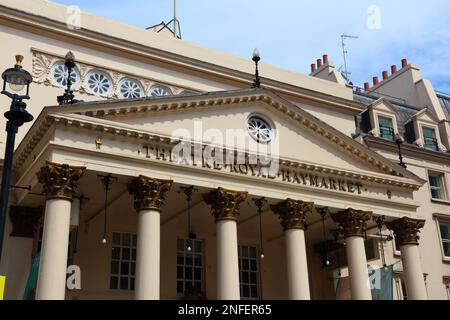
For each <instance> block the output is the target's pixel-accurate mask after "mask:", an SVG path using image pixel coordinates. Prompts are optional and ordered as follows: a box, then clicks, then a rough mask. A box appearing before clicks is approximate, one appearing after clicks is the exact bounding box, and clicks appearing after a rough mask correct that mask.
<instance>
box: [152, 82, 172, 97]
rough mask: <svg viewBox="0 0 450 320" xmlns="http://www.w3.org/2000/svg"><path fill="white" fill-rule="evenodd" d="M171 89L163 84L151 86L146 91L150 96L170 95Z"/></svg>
mask: <svg viewBox="0 0 450 320" xmlns="http://www.w3.org/2000/svg"><path fill="white" fill-rule="evenodd" d="M171 94H172V91H171V90H170V89H169V88H167V87H165V86H160V85H157V86H153V87H151V88H150V90H149V91H148V95H149V96H151V97H161V96H170V95H171Z"/></svg>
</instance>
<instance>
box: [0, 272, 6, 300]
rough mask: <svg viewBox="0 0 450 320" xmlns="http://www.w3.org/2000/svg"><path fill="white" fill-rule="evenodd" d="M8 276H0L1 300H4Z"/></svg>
mask: <svg viewBox="0 0 450 320" xmlns="http://www.w3.org/2000/svg"><path fill="white" fill-rule="evenodd" d="M5 283H6V277H5V276H0V300H3V298H4V294H5Z"/></svg>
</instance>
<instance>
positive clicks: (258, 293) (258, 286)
mask: <svg viewBox="0 0 450 320" xmlns="http://www.w3.org/2000/svg"><path fill="white" fill-rule="evenodd" d="M244 247H246V248H247V249H248V256H247V257H244V256H243V255H242V249H243V248H244ZM250 248H255V250H256V256H255V258H252V257H250ZM259 257H260V248H259V246H258V245H255V244H249V243H239V245H238V260H239V292H240V298H241V300H259V298H260V297H261V278H260V277H261V274H260V272H261V269H260V258H259ZM243 260H248V262H249V268H248V269H245V270H244V269H243ZM250 261H256V271H252V270H250ZM242 272H248V273H249V282H248V283H247V282H246V283H243V282H242ZM251 273H255V274H256V297H252V296H251V290H249V297H244V296H243V289H242V288H243V286H244V285H246V286H248V287H249V288H250V286H252V285H253V284H252V283H250V274H251Z"/></svg>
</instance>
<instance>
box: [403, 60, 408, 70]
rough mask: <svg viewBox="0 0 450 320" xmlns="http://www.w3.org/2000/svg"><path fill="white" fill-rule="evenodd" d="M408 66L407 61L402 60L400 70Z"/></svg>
mask: <svg viewBox="0 0 450 320" xmlns="http://www.w3.org/2000/svg"><path fill="white" fill-rule="evenodd" d="M407 66H408V60H406V59H402V68H406V67H407Z"/></svg>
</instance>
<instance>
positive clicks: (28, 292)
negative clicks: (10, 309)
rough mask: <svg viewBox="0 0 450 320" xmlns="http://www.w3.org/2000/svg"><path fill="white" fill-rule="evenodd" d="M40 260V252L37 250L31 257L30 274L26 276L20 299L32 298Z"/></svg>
mask: <svg viewBox="0 0 450 320" xmlns="http://www.w3.org/2000/svg"><path fill="white" fill-rule="evenodd" d="M40 260H41V253H40V252H38V253H36V255H35V256H34V258H33V262H32V264H31V270H30V274H29V276H28V281H27V286H26V287H25V291H24V293H23V297H22V300H34V294H35V291H36V284H37V278H38V274H39V262H40Z"/></svg>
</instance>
